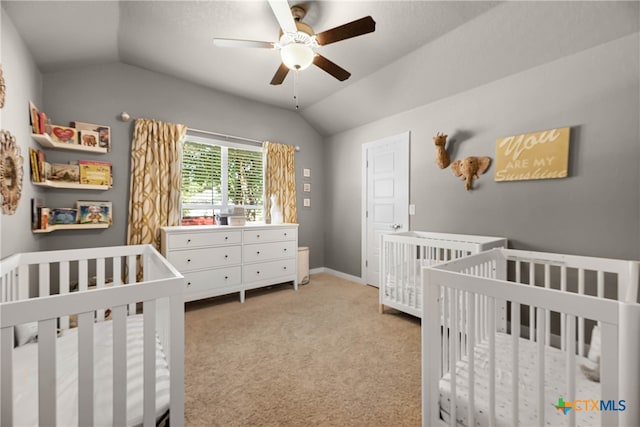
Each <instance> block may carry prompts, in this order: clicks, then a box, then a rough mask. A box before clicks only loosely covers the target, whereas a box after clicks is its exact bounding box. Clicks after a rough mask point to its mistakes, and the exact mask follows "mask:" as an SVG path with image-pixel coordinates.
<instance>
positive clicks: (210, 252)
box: [167, 245, 242, 272]
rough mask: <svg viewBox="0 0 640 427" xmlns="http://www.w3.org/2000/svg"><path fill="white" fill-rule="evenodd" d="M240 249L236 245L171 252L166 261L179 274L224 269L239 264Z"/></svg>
mask: <svg viewBox="0 0 640 427" xmlns="http://www.w3.org/2000/svg"><path fill="white" fill-rule="evenodd" d="M240 248H241V247H240V246H238V245H237V246H219V247H213V248H203V249H191V250H184V251H171V252H169V254H168V256H167V260H169V262H170V263H171V264H173V266H174V267H175V268H177V269H178V270H180V271H181V272H185V271H191V270H201V269H203V268H215V267H224V266H226V265H233V264H240V262H241V255H242V251H241V249H240Z"/></svg>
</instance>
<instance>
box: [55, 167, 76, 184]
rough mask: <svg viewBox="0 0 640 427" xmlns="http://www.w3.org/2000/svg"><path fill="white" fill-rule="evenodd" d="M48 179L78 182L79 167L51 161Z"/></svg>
mask: <svg viewBox="0 0 640 427" xmlns="http://www.w3.org/2000/svg"><path fill="white" fill-rule="evenodd" d="M48 179H49V180H50V181H62V182H75V183H79V182H80V168H79V166H78V165H72V164H68V163H51V172H50V174H49V176H48Z"/></svg>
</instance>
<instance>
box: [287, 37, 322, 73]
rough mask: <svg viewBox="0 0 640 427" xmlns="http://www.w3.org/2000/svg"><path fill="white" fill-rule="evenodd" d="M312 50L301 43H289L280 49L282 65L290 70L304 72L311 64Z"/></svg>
mask: <svg viewBox="0 0 640 427" xmlns="http://www.w3.org/2000/svg"><path fill="white" fill-rule="evenodd" d="M314 55H315V54H314V53H313V49H311V47H309V46H307V45H305V44H302V43H289V44H288V45H286V46H284V47H282V49H280V56H281V57H282V63H283V64H284V65H286V66H287V67H288V68H289V69H291V70H304V69H305V68H307V67H309V65H311V63H312V62H313V57H314Z"/></svg>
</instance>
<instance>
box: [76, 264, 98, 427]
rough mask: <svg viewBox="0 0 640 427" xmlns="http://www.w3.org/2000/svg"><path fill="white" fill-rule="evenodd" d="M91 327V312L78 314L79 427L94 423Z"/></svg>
mask: <svg viewBox="0 0 640 427" xmlns="http://www.w3.org/2000/svg"><path fill="white" fill-rule="evenodd" d="M85 277H86V276H85ZM93 325H94V323H93V312H91V311H89V312H86V313H79V314H78V423H79V425H81V426H84V425H93V423H94V420H93V393H94V386H93Z"/></svg>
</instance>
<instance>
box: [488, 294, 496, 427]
mask: <svg viewBox="0 0 640 427" xmlns="http://www.w3.org/2000/svg"><path fill="white" fill-rule="evenodd" d="M487 305H488V307H487V309H488V319H487V320H488V324H489V325H488V328H489V331H488V333H489V419H490V420H491V421H490V424H491V425H495V424H496V332H495V329H496V312H495V311H496V310H495V299H494V298H489V299H488V302H487Z"/></svg>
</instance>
